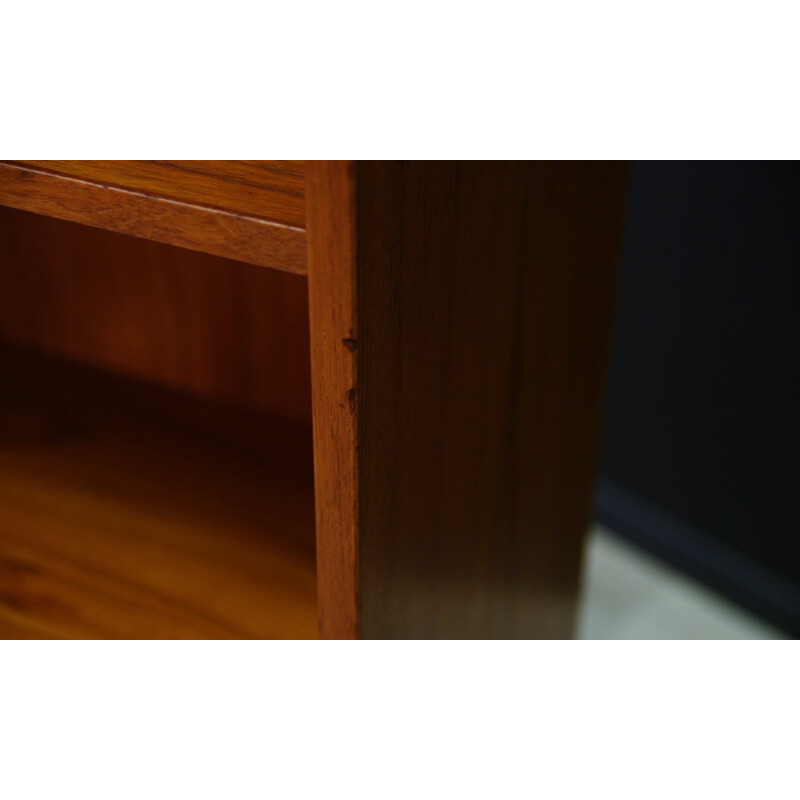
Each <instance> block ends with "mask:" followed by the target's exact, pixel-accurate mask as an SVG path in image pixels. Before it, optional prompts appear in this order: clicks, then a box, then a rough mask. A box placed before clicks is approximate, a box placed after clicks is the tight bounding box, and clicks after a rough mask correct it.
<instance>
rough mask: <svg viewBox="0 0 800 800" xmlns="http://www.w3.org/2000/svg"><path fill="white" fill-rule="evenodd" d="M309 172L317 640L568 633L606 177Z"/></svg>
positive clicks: (606, 246) (605, 234)
mask: <svg viewBox="0 0 800 800" xmlns="http://www.w3.org/2000/svg"><path fill="white" fill-rule="evenodd" d="M308 172H309V175H308V187H307V204H308V210H309V247H310V263H309V281H310V299H311V318H312V325H313V329H312V372H313V384H314V389H315V397H314V404H315V410H314V414H315V429H316V430H317V431H318V432H319V431H320V429H321V428H322V429H323V433H324V430H325V429H329V430H331V431H338V433H337V434H335V435H336V436H338V437H339V439H340V446H339V447H338V448H337V447H336V446H335V443H333V442H328V443H327V444H324V445H322V446H320V444H319V443H318V445H317V452H316V458H317V463H316V475H317V508H318V510H319V509H325V508H326V507H328V506H329V505H334V504H336V503H339V505H340V509H339V516H337V515H336V514H331V513H328V514H324V513H319V514H318V531H317V536H318V541H319V543H320V544H319V558H320V564H319V570H320V575H325V574H328V575H331V576H334V575H344V576H345V579H347V573H348V571H349V570H353V571H354V572H355V575H356V577H355V579H354V580H353V581H352V583H353V584H354V588H353V591H352V596H350V597H347V598H344V599H341V598H337V597H336V596H335V595H333V594H332V593H325V592H323V594H321V602H322V603H323V604H324V603H325V602H330V603H331V607H330V608H328V609H325V608H324V607H323V610H322V612H321V614H322V620H323V626H322V633H323V635H325V636H339V635H342V633H343V632H344V633H350V634H352V635H359V636H362V637H452V638H456V637H460V638H471V637H568V636H570V635H571V633H572V627H573V622H574V612H575V604H576V599H577V588H578V586H577V584H578V574H579V564H580V554H581V549H582V544H583V537H584V534H585V530H586V527H587V525H588V523H589V521H590V516H591V489H592V481H593V475H594V467H595V459H596V454H597V440H598V433H599V423H600V406H601V400H602V387H603V379H604V373H605V354H606V348H607V342H608V329H609V323H610V313H611V306H612V294H613V285H614V275H615V267H616V258H617V251H618V243H619V232H620V223H621V219H622V199H623V183H624V168H623V167H622V166H621V165H617V164H588V163H582V164H564V163H551V164H535V163H516V164H514V163H512V164H509V163H503V162H491V163H480V162H467V163H454V162H448V163H435V162H428V163H396V162H383V163H360V162H359V163H356V164H355V165H352V166H349V165H335V164H330V163H312V164H309V166H308ZM326 208H328V209H330V208H339V209H344V211H340V212H339V213H340V214H344V215H346V216H347V219H346V220H343V219H341V218H340V217H339V216H337V215H334V214H333V212H331V211H328V212H327V214H326V211H325V209H326ZM320 221H321V222H320ZM317 281H320V283H321V286H322V287H325V286H328V285H333V284H335V283H336V282H337V281H338V282H339V284H340V286H341V287H342V288H341V289H340V290H339V291H336V292H331V293H330V294H329V295H328V302H330V303H332V304H334V305H335V306H336V307H335V308H329V309H326V308H325V306H324V302H325V297H326V294H325V291H323V289H322V288H319V287H316V286H315V284H316V282H317ZM350 378H353V379H354V385H353V386H350V387H348V386H347V384H348V380H349V379H350ZM322 392H326V393H327V397H321V396H319V395H318V393H319V394H321V393H322ZM353 451H354V452H353ZM353 458H354V459H355V467H354V468H353V467H352V466H351V459H353ZM326 476H331V477H330V479H329V480H327V481H326V479H325V478H326ZM353 498H354V499H353ZM339 517H342V518H343V519H340V518H339ZM348 538H349V539H355V541H353V542H351V543H349V544H348V543H347V542H346V540H347V539H348ZM342 540H345V541H344V542H343V541H342ZM337 542H339V543H341V546H345V545H347V546H348V547H350V548H352V549H353V552H354V555H353V556H352V558H349V559H348V560H347V562H346V563H345V564H344V566H343V565H342V564H341V563H337V561H336V560H335V559H336V558H338V556H337V555H336V553H337V549H336V547H335V546H334V545H333V543H337ZM347 581H349V579H347V580H346V581H342V585H343V586H350V582H347Z"/></svg>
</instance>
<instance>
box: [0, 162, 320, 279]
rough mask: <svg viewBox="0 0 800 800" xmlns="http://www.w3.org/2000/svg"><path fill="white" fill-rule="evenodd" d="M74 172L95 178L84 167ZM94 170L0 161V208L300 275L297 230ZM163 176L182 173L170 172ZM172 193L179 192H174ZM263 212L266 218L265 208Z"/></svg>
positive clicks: (302, 248)
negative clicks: (60, 170) (50, 168)
mask: <svg viewBox="0 0 800 800" xmlns="http://www.w3.org/2000/svg"><path fill="white" fill-rule="evenodd" d="M47 163H48V164H53V163H62V162H47ZM81 163H82V164H91V163H93V162H81ZM105 163H106V164H109V163H110V164H112V165H113V164H117V163H120V164H124V163H129V162H105ZM133 163H136V162H133ZM64 169H67V168H66V167H65V168H64ZM81 171H82V172H92V173H94V170H93V169H91V168H90V167H83V168H82V170H81ZM101 173H102V174H103V175H104V176H106V179H107V180H108V182H107V183H104V182H101V181H100V178H92V179H86V178H85V177H71V176H69V175H64V174H60V173H55V172H52V171H45V170H42V169H40V168H34V167H32V166H28V165H23V164H15V163H10V162H0V205H6V206H11V207H13V208H19V209H22V210H23V211H33V212H35V213H37V214H43V215H46V216H51V217H57V218H58V219H64V220H69V221H71V222H80V223H82V224H84V225H92V226H94V227H98V228H105V229H107V230H111V231H117V232H119V233H127V234H130V235H132V236H139V237H141V238H144V239H152V240H154V241H157V242H163V243H165V244H172V245H179V246H180V247H186V248H189V249H190V250H200V251H202V252H205V253H211V254H212V255H217V256H223V257H225V258H235V259H238V260H240V261H247V262H250V263H253V264H258V265H260V266H265V267H272V268H273V269H278V270H285V271H286V272H296V273H301V274H302V273H305V271H306V243H305V233H304V231H303V230H302V229H301V228H299V227H292V226H289V225H286V224H283V223H279V222H273V221H270V220H269V219H268V218H267V217H259V216H253V215H247V214H244V213H241V212H239V211H238V210H234V211H231V210H229V209H221V208H215V207H213V206H212V205H206V204H199V203H198V202H193V203H190V202H188V201H186V200H185V199H181V200H175V199H172V198H171V197H166V196H163V195H156V194H151V193H147V189H143V188H142V187H141V186H138V185H137V186H136V187H134V188H130V186H128V185H127V184H126V180H127V179H128V177H129V176H128V175H127V174H126V173H125V172H124V171H123V169H122V168H121V167H120V168H119V169H115V168H114V167H113V166H111V167H104V168H103V169H102V170H101ZM169 173H170V175H172V174H183V173H180V172H179V170H177V169H172V168H171V169H170V170H169ZM186 174H191V173H186ZM177 185H178V184H176V186H177ZM237 185H238V184H232V186H237ZM175 193H176V195H180V191H179V190H177V189H176V192H175ZM198 194H200V192H198ZM210 196H211V198H212V201H213V200H215V199H216V197H215V196H214V195H213V194H210ZM264 213H265V214H270V213H272V211H271V209H270V207H269V206H268V205H265V212H264Z"/></svg>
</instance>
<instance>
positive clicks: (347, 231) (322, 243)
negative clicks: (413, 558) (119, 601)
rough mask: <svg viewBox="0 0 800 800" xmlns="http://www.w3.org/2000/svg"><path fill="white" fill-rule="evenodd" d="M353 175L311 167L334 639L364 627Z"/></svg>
mask: <svg viewBox="0 0 800 800" xmlns="http://www.w3.org/2000/svg"><path fill="white" fill-rule="evenodd" d="M354 175H355V173H354V169H353V167H352V165H351V164H349V163H347V162H342V161H322V162H316V163H314V164H313V165H312V167H311V169H310V170H309V172H308V181H309V192H308V194H309V203H308V229H309V231H312V232H313V235H312V236H310V237H309V243H308V244H309V263H311V264H313V276H312V277H311V278H310V280H309V306H310V315H311V353H312V356H311V360H312V364H313V371H312V385H313V398H314V402H313V419H314V465H315V467H314V475H315V477H314V482H315V500H316V514H317V531H318V532H319V535H318V536H317V586H318V593H319V609H320V631H321V634H322V635H323V636H324V637H325V638H330V639H352V638H355V637H356V636H357V635H358V564H357V558H358V550H357V521H358V508H357V498H358V470H357V453H356V451H357V435H356V422H357V418H356V415H355V402H356V399H355V386H356V372H355V371H356V345H357V339H356V310H357V309H356V297H355V291H356V284H355V278H356V274H355V261H354V258H355V245H356V241H355V233H356V232H355V191H354V190H355V183H354Z"/></svg>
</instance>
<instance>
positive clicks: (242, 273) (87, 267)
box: [0, 208, 311, 424]
mask: <svg viewBox="0 0 800 800" xmlns="http://www.w3.org/2000/svg"><path fill="white" fill-rule="evenodd" d="M0 337H2V338H4V339H7V340H9V341H12V342H16V343H18V344H21V345H25V346H28V347H36V348H40V349H45V350H48V351H51V352H53V353H57V354H60V355H63V356H68V357H70V358H72V359H76V360H78V361H83V362H88V363H92V364H97V365H100V366H104V367H107V368H110V369H113V370H116V371H119V372H124V373H126V374H129V375H134V376H136V377H140V378H146V379H149V380H153V381H157V382H159V383H162V384H165V385H167V386H171V387H173V388H178V389H184V390H188V391H192V392H195V393H198V394H203V395H207V396H210V397H216V398H218V399H221V400H225V401H228V402H231V403H235V404H237V405H242V406H246V407H249V408H253V409H255V410H258V411H262V412H266V413H268V414H271V415H275V416H278V417H284V418H288V419H292V420H295V421H298V422H301V423H305V424H309V423H310V418H311V396H310V395H311V385H310V377H309V373H310V366H309V342H308V295H307V284H306V280H305V278H303V277H300V276H297V275H290V274H287V273H282V272H278V271H274V270H265V269H261V268H260V267H256V266H252V265H249V264H242V263H240V262H236V261H229V260H226V259H222V258H216V257H213V256H208V255H204V254H201V253H193V252H190V251H188V250H184V249H181V248H176V247H168V246H166V245H161V244H157V243H155V242H149V241H146V240H144V239H136V238H133V237H130V236H123V235H120V234H116V233H110V232H108V231H102V230H98V229H96V228H89V227H86V226H83V225H76V224H73V223H69V222H63V221H61V220H55V219H48V218H46V217H41V216H38V215H35V214H28V213H25V212H21V211H16V210H13V209H3V208H0Z"/></svg>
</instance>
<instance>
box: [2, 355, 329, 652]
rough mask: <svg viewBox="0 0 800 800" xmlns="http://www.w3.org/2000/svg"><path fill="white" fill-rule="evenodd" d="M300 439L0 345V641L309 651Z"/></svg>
mask: <svg viewBox="0 0 800 800" xmlns="http://www.w3.org/2000/svg"><path fill="white" fill-rule="evenodd" d="M310 457H311V442H310V437H308V436H307V431H306V430H305V429H303V428H298V427H297V426H291V425H287V424H286V422H285V421H276V420H271V419H269V418H266V417H262V416H258V415H248V414H244V413H242V412H240V411H235V410H233V409H226V408H224V407H221V406H220V405H219V404H215V403H208V402H207V401H201V400H198V399H196V398H192V397H186V396H181V395H176V394H173V393H171V392H165V391H163V390H159V389H154V388H151V387H148V386H144V385H141V384H138V383H136V382H134V381H129V380H125V379H120V378H117V377H111V376H108V375H105V374H103V373H102V372H100V371H94V370H88V369H84V368H80V367H75V366H73V365H70V364H67V363H64V362H61V361H58V360H54V359H51V358H45V357H42V356H38V355H32V354H28V353H24V352H22V351H17V350H11V349H9V348H6V347H0V638H14V637H19V636H25V637H26V638H48V637H57V638H171V639H176V638H211V639H218V638H300V637H302V638H313V637H315V636H316V632H317V608H316V596H315V573H314V550H313V528H314V512H313V499H312V481H311V469H310V466H311V465H310Z"/></svg>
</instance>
